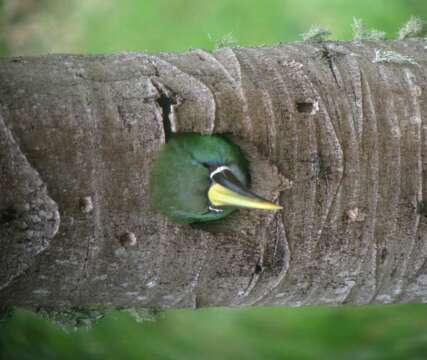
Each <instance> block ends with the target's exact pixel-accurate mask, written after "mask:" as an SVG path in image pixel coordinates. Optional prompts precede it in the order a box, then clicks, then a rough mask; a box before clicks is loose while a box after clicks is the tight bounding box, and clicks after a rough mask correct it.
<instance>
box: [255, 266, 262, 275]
mask: <svg viewBox="0 0 427 360" xmlns="http://www.w3.org/2000/svg"><path fill="white" fill-rule="evenodd" d="M261 272H262V266H261V265H260V264H256V266H255V274H259V273H261Z"/></svg>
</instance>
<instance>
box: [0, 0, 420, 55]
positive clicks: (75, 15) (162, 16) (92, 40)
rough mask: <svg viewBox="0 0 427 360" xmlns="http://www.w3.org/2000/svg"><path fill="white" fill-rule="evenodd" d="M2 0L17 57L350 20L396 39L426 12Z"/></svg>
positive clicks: (162, 45) (296, 2)
mask: <svg viewBox="0 0 427 360" xmlns="http://www.w3.org/2000/svg"><path fill="white" fill-rule="evenodd" d="M1 2H3V6H2V14H0V16H1V17H2V23H3V31H2V32H0V33H3V37H4V40H3V46H0V47H1V49H0V51H1V52H2V53H3V54H5V53H6V50H8V51H9V53H10V54H15V55H23V54H27V55H30V54H39V53H46V52H84V53H99V52H117V51H152V52H155V51H182V50H186V49H188V48H195V47H200V48H206V49H212V48H214V47H215V46H216V44H217V43H221V42H222V41H223V38H227V37H230V34H231V35H232V38H233V39H234V40H235V41H236V42H237V43H238V44H240V45H242V46H245V45H260V44H273V43H279V42H286V41H294V40H299V39H301V36H300V34H302V33H304V32H306V31H307V30H308V29H309V28H310V27H311V26H319V27H321V28H324V29H327V30H330V31H331V32H332V36H331V39H350V38H351V36H352V28H351V25H352V22H353V17H356V18H360V19H362V20H363V21H365V22H366V24H367V26H368V27H369V28H376V29H378V30H381V31H385V32H386V33H387V36H388V37H389V38H396V36H397V33H398V31H399V28H400V27H401V26H403V25H404V23H405V22H406V21H407V20H408V19H409V18H410V16H411V15H416V16H421V17H422V16H423V15H424V16H425V15H427V1H426V0H376V1H372V0H358V1H343V0H305V1H304V2H301V1H300V0H268V1H259V0H215V1H207V0H205V1H202V0H145V1H141V0H121V1H118V0H116V1H114V0H68V1H58V0H0V4H1ZM0 11H1V10H0ZM0 44H1V42H0ZM5 45H7V47H6V46H5Z"/></svg>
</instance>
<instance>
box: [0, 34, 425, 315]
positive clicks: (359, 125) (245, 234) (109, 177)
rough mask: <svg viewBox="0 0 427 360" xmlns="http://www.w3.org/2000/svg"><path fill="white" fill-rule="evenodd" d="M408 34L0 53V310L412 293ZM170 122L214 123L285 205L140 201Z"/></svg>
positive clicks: (414, 182)
mask: <svg viewBox="0 0 427 360" xmlns="http://www.w3.org/2000/svg"><path fill="white" fill-rule="evenodd" d="M425 46H426V45H425V42H424V41H423V40H421V39H420V40H406V41H387V42H374V41H370V42H340V43H333V42H322V43H298V44H297V43H295V44H285V45H280V46H274V47H259V48H237V49H229V48H226V49H220V50H217V51H215V52H213V53H210V52H206V51H203V50H191V51H189V52H187V53H185V54H175V53H164V54H159V55H152V54H136V53H125V54H117V55H99V56H78V55H49V56H43V57H34V58H31V57H26V58H3V59H0V171H1V173H0V175H1V177H0V186H1V192H0V194H1V197H0V261H1V266H0V304H1V305H24V306H25V305H26V306H37V305H44V306H55V307H60V306H76V305H82V304H104V305H113V306H125V307H129V306H135V305H138V306H158V307H195V308H197V307H201V306H212V305H225V306H235V305H247V304H282V305H305V304H343V303H351V304H366V303H391V302H427V217H426V216H427V205H426V204H427V175H426V169H427V118H426V117H427V54H426V53H427V51H426V47H425ZM378 49H382V50H392V51H395V52H398V53H400V54H404V55H405V56H408V57H411V58H412V59H413V62H414V63H412V64H411V63H409V62H408V63H407V64H405V63H393V62H390V63H387V62H379V63H376V62H374V61H373V59H374V57H375V53H376V50H378ZM171 131H172V132H177V131H194V132H202V133H212V132H215V133H228V134H229V135H230V136H232V137H233V138H234V139H235V141H237V142H238V143H239V144H240V145H241V146H242V148H243V149H244V151H245V152H246V153H247V155H248V157H249V158H250V159H251V171H252V174H253V176H254V178H255V180H254V190H255V191H257V192H258V193H260V194H261V195H265V196H267V197H269V198H280V202H281V203H282V204H283V205H284V210H283V211H281V212H277V213H275V214H272V213H265V212H257V211H239V212H238V213H236V214H234V215H232V216H231V217H229V218H228V219H225V220H224V221H221V222H218V223H216V224H204V225H197V226H188V225H177V224H174V223H172V222H170V221H169V220H168V219H166V218H165V217H163V216H162V215H160V214H158V213H156V212H155V211H153V210H152V209H151V208H150V205H149V194H148V193H147V182H148V175H149V171H150V164H151V161H152V159H153V156H154V155H155V153H156V151H157V150H158V148H159V146H160V145H161V144H162V143H163V142H164V141H165V138H166V136H167V135H168V133H169V132H171Z"/></svg>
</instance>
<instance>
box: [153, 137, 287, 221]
mask: <svg viewBox="0 0 427 360" xmlns="http://www.w3.org/2000/svg"><path fill="white" fill-rule="evenodd" d="M248 186H249V172H248V162H247V160H246V158H245V157H244V155H243V153H242V152H241V150H240V149H239V147H238V146H237V145H235V144H233V143H231V142H230V141H228V140H227V139H225V138H223V137H220V136H217V135H200V134H195V133H182V134H177V135H174V136H173V137H172V138H171V139H170V140H169V142H168V143H167V144H165V145H164V146H163V148H162V149H161V150H160V151H159V153H158V155H157V157H156V159H155V161H154V164H153V167H152V171H151V176H150V193H151V203H152V205H153V207H155V208H156V209H158V210H159V211H160V212H162V213H163V214H165V215H167V216H168V217H170V218H171V219H173V220H175V221H177V222H180V223H192V222H196V221H210V220H217V219H221V218H223V217H225V216H227V215H228V214H230V213H231V212H233V211H234V210H235V209H237V208H253V209H266V210H278V209H281V206H279V205H276V204H273V203H271V202H269V201H267V200H264V199H262V198H261V197H259V196H258V195H256V194H254V193H252V192H251V191H250V190H249V189H248Z"/></svg>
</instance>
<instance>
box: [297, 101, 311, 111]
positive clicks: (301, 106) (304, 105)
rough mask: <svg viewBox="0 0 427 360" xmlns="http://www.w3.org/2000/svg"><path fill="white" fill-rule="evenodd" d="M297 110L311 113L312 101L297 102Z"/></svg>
mask: <svg viewBox="0 0 427 360" xmlns="http://www.w3.org/2000/svg"><path fill="white" fill-rule="evenodd" d="M296 106H297V111H298V112H300V113H304V114H310V113H311V112H312V111H313V103H312V102H305V101H304V102H296Z"/></svg>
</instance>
